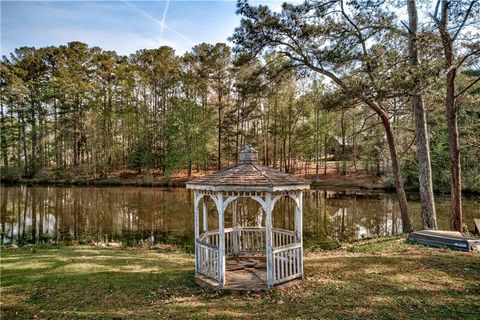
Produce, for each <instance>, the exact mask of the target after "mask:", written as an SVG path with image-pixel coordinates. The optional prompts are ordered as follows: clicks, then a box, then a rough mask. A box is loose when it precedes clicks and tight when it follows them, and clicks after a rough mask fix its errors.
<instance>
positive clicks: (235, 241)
mask: <svg viewBox="0 0 480 320" xmlns="http://www.w3.org/2000/svg"><path fill="white" fill-rule="evenodd" d="M232 229H233V243H232V250H233V255H234V256H238V226H237V201H234V202H233V211H232Z"/></svg>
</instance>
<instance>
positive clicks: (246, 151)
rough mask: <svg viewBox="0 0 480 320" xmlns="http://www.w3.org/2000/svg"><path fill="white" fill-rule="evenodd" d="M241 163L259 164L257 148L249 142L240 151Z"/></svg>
mask: <svg viewBox="0 0 480 320" xmlns="http://www.w3.org/2000/svg"><path fill="white" fill-rule="evenodd" d="M239 158H240V159H239V161H238V163H239V164H257V163H258V151H257V150H255V149H254V148H253V147H252V146H251V145H249V144H247V145H245V147H244V148H243V150H242V151H240V157H239Z"/></svg>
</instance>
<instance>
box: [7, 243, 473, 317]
mask: <svg viewBox="0 0 480 320" xmlns="http://www.w3.org/2000/svg"><path fill="white" fill-rule="evenodd" d="M193 269H194V260H193V255H191V254H187V253H184V252H182V251H180V250H177V249H175V248H174V247H171V246H163V247H161V248H152V249H140V248H102V247H95V246H58V247H57V246H46V247H36V250H34V251H33V252H32V250H31V248H19V249H6V250H3V251H2V261H1V303H2V319H32V318H36V319H207V318H208V319H230V318H231V319H235V318H243V319H255V318H258V319H263V318H266V319H409V318H412V319H478V318H479V315H480V254H478V253H477V254H474V253H461V252H452V251H448V250H443V249H429V248H424V247H420V246H415V245H411V244H407V243H405V241H404V239H403V238H400V239H398V238H396V239H395V238H393V239H383V240H381V241H373V242H368V243H359V244H353V245H349V246H348V247H344V248H341V249H339V250H335V251H325V252H323V251H320V252H309V253H307V254H306V255H305V274H306V280H305V282H304V284H303V285H302V286H301V287H294V288H289V289H286V290H283V291H276V292H269V293H261V294H258V293H219V292H214V291H210V290H208V289H202V288H199V287H197V286H196V285H195V284H194V280H193Z"/></svg>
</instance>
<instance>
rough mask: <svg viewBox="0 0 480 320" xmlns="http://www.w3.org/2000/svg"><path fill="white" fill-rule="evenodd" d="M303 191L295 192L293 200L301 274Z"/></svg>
mask: <svg viewBox="0 0 480 320" xmlns="http://www.w3.org/2000/svg"><path fill="white" fill-rule="evenodd" d="M302 203H303V192H302V191H300V192H299V193H297V196H296V201H295V233H296V235H297V242H298V243H300V270H301V273H302V279H303V278H304V276H303V221H302V220H303V215H302Z"/></svg>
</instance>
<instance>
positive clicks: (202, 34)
mask: <svg viewBox="0 0 480 320" xmlns="http://www.w3.org/2000/svg"><path fill="white" fill-rule="evenodd" d="M259 3H263V4H267V5H269V6H271V7H272V9H274V10H279V9H280V7H281V3H282V0H264V1H255V2H252V4H259ZM0 9H1V33H0V34H1V39H0V40H1V55H2V56H3V55H7V56H8V55H9V54H10V53H11V52H13V50H14V49H15V48H19V47H22V46H33V47H37V48H39V47H46V46H52V45H54V46H58V45H61V44H66V43H68V42H70V41H81V42H85V43H87V44H88V45H90V46H98V47H100V48H102V49H105V50H115V51H116V52H117V53H119V54H123V55H128V54H130V53H134V52H135V51H137V50H139V49H151V48H158V47H160V46H163V45H167V46H171V47H172V48H174V49H175V50H176V52H177V53H178V54H183V53H184V52H186V51H189V50H190V49H191V48H192V46H194V45H196V44H199V43H202V42H208V43H216V42H227V39H228V37H229V36H231V35H232V33H233V30H234V29H235V27H236V26H238V25H239V22H240V16H238V15H236V14H235V11H236V2H235V1H234V0H226V1H219V0H216V1H199V0H190V1H179V0H170V1H168V0H156V1H139V0H129V1H126V0H125V1H123V0H109V1H84V0H83V1H81V0H72V1H58V0H50V1H25V0H15V1H11V0H10V1H4V0H1V1H0Z"/></svg>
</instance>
